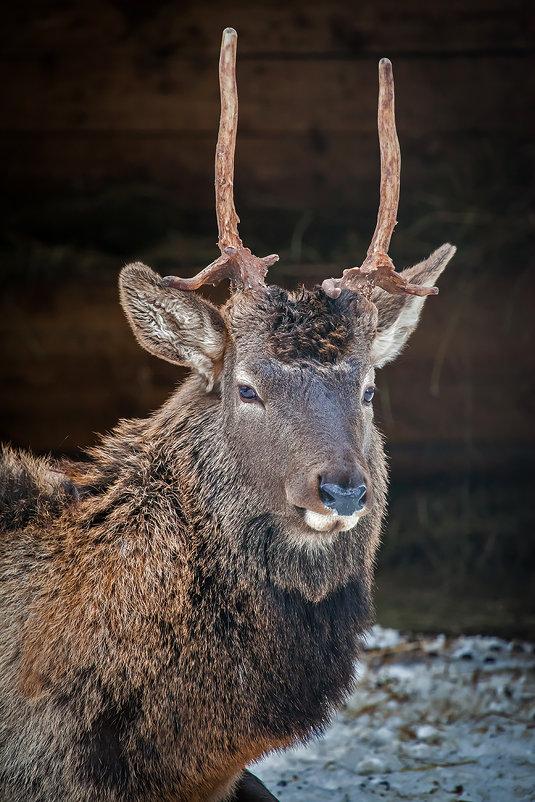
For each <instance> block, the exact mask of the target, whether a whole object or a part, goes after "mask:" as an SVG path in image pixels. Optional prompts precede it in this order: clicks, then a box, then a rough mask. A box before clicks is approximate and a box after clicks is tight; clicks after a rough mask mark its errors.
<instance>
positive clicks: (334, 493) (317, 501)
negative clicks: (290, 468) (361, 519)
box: [286, 466, 367, 517]
mask: <svg viewBox="0 0 535 802" xmlns="http://www.w3.org/2000/svg"><path fill="white" fill-rule="evenodd" d="M323 468H324V469H323V470H322V471H321V472H318V471H314V472H311V473H309V474H308V475H306V474H305V475H303V474H296V475H294V476H292V477H291V479H289V480H288V481H287V483H286V497H287V499H288V501H289V502H290V504H293V505H294V506H295V507H299V508H300V509H303V510H309V511H311V512H314V513H316V514H318V515H322V516H332V515H333V513H334V514H337V515H339V516H343V517H350V516H352V515H355V514H356V513H359V512H362V510H363V509H364V508H365V506H366V500H367V482H366V480H365V479H364V477H363V475H362V473H361V472H360V471H359V470H347V468H345V469H344V468H342V469H340V470H338V471H337V470H333V469H332V468H331V469H330V470H329V468H328V467H326V466H323Z"/></svg>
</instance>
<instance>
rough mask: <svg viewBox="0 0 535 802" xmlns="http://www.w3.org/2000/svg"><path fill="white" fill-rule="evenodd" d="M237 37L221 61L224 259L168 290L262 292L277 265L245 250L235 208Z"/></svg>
mask: <svg viewBox="0 0 535 802" xmlns="http://www.w3.org/2000/svg"><path fill="white" fill-rule="evenodd" d="M237 41H238V34H237V33H236V31H235V30H234V28H225V30H224V31H223V39H222V41H221V55H220V57H219V88H220V93H221V117H220V119H219V136H218V138H217V146H216V152H215V206H216V215H217V226H218V231H219V241H218V243H217V244H218V246H219V249H220V251H221V256H220V257H219V258H217V259H216V260H215V261H214V262H212V263H211V264H209V265H208V267H205V268H204V270H201V272H200V273H198V274H197V275H196V276H194V277H193V278H177V277H176V276H167V277H166V278H165V279H164V281H165V283H166V284H167V285H168V286H171V287H177V288H178V289H180V290H196V289H198V288H199V287H201V286H202V285H203V284H214V285H215V284H218V283H219V282H220V281H222V280H223V279H224V278H228V279H230V282H231V285H232V288H233V289H242V290H248V289H259V288H261V287H264V286H265V283H264V276H265V275H266V273H267V271H268V268H269V267H271V265H273V264H275V262H277V261H278V259H279V257H278V256H277V254H276V253H273V254H271V255H270V256H264V257H263V258H259V257H258V256H254V254H252V253H251V251H250V250H249V248H244V246H243V243H242V241H241V239H240V236H239V234H238V223H239V222H240V218H239V217H238V215H237V214H236V209H235V208H234V151H235V149H236V130H237V127H238V91H237V88H236V45H237Z"/></svg>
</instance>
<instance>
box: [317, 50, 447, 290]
mask: <svg viewBox="0 0 535 802" xmlns="http://www.w3.org/2000/svg"><path fill="white" fill-rule="evenodd" d="M377 126H378V129H379V146H380V150H381V191H380V202H379V211H378V213H377V225H376V226H375V231H374V234H373V237H372V241H371V244H370V247H369V248H368V253H367V255H366V259H365V260H364V262H363V263H362V265H361V267H351V268H349V269H348V270H344V272H343V274H342V278H328V279H325V281H324V282H323V284H322V285H321V286H322V289H323V291H324V292H325V294H326V295H329V296H330V297H331V298H338V296H339V295H340V293H341V292H342V290H343V289H348V290H353V291H355V292H359V293H360V294H361V295H364V296H366V297H367V298H369V297H370V295H371V292H372V290H373V288H374V286H378V287H381V288H382V289H383V290H386V291H387V292H390V293H392V294H394V295H403V294H408V295H436V294H437V293H438V289H437V287H420V286H418V285H417V284H409V283H408V282H407V281H406V279H404V278H403V276H401V275H400V274H399V273H396V271H395V270H394V265H393V263H392V260H391V259H390V257H389V256H388V246H389V245H390V239H391V237H392V232H393V231H394V227H395V225H396V222H397V221H396V216H397V212H398V202H399V182H400V174H401V154H400V150H399V141H398V136H397V133H396V118H395V111H394V78H393V75H392V64H391V62H390V61H389V60H388V59H387V58H382V59H381V61H380V62H379V106H378V113H377Z"/></svg>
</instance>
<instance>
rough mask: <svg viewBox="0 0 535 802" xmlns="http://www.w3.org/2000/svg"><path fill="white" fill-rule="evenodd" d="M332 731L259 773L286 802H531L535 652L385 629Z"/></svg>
mask: <svg viewBox="0 0 535 802" xmlns="http://www.w3.org/2000/svg"><path fill="white" fill-rule="evenodd" d="M356 673H357V676H358V686H357V689H356V691H355V692H354V694H353V695H352V696H351V698H350V699H349V700H348V702H347V704H346V705H345V707H344V709H343V710H342V711H341V712H340V713H339V715H338V716H337V718H336V719H335V721H334V723H333V724H332V725H331V727H330V728H329V729H328V730H327V732H326V733H325V735H324V736H323V737H321V738H319V739H317V740H315V741H313V742H311V743H310V744H308V745H307V746H304V747H299V748H297V749H295V750H291V751H288V752H284V753H280V754H274V755H271V756H269V757H268V758H266V759H265V760H264V761H262V762H261V763H259V764H257V765H256V767H255V768H254V770H255V771H256V773H257V774H258V776H259V777H260V778H261V779H262V780H263V781H264V782H265V783H266V785H267V786H268V787H269V788H270V789H271V791H272V792H273V793H274V794H275V795H276V796H277V797H278V798H279V799H280V802H313V801H314V800H316V801H317V802H319V801H320V800H321V801H322V802H327V800H329V802H368V801H369V802H372V800H376V799H385V800H392V802H394V801H396V802H397V800H407V799H410V800H414V801H415V800H424V799H426V800H427V799H431V798H432V799H433V800H434V801H435V802H453V800H457V802H513V801H515V802H533V800H535V645H534V644H530V643H526V642H522V641H505V640H501V639H499V638H495V637H481V636H471V637H465V636H461V637H458V638H449V637H446V636H445V635H438V636H436V637H415V636H409V635H400V634H399V633H398V632H397V631H396V630H393V629H383V628H382V627H379V626H376V627H374V629H373V630H372V632H371V633H370V636H369V638H368V645H367V649H366V652H365V654H364V656H363V660H362V662H361V663H360V664H359V665H358V666H357V667H356Z"/></svg>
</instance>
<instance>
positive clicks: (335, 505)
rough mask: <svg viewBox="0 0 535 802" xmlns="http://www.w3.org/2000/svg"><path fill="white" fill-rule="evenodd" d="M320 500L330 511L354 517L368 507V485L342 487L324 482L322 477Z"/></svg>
mask: <svg viewBox="0 0 535 802" xmlns="http://www.w3.org/2000/svg"><path fill="white" fill-rule="evenodd" d="M320 498H321V500H322V502H323V504H324V505H325V506H326V507H328V508H329V509H330V510H335V511H336V512H337V513H338V515H353V513H355V512H360V510H363V509H364V507H365V505H366V485H358V487H340V485H335V484H332V483H331V482H323V480H322V479H321V477H320Z"/></svg>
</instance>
